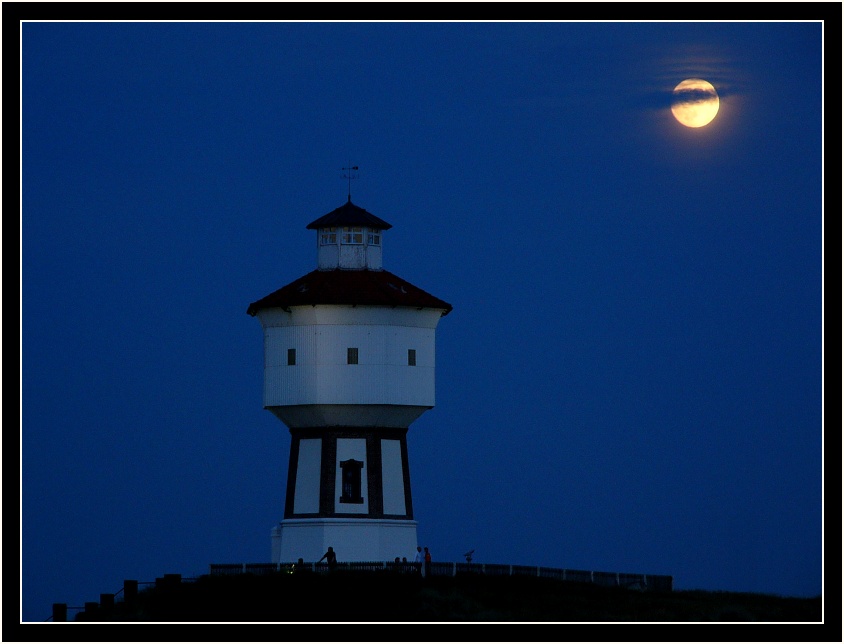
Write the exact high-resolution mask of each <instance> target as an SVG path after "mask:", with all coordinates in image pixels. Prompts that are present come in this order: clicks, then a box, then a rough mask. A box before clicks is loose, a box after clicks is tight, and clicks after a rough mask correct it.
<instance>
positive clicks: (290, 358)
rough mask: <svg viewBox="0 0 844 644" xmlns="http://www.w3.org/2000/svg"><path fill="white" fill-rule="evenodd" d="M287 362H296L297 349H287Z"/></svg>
mask: <svg viewBox="0 0 844 644" xmlns="http://www.w3.org/2000/svg"><path fill="white" fill-rule="evenodd" d="M287 364H288V365H294V364H296V349H288V350H287Z"/></svg>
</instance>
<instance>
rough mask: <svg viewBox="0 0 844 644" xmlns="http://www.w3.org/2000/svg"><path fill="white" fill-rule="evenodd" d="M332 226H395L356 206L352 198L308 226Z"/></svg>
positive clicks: (383, 228) (309, 227)
mask: <svg viewBox="0 0 844 644" xmlns="http://www.w3.org/2000/svg"><path fill="white" fill-rule="evenodd" d="M330 226H366V227H368V228H377V229H379V230H387V229H388V228H392V227H393V226H392V225H391V224H388V223H387V222H386V221H384V220H383V219H380V218H378V217H376V216H375V215H373V214H372V213H371V212H368V211H366V210H364V209H363V208H361V207H360V206H356V205H355V204H353V203H352V200H351V199H349V201H347V202H346V203H344V204H343V205H342V206H340V207H339V208H335V209H334V210H332V211H331V212H330V213H328V214H327V215H323V216H322V217H320V218H319V219H317V220H316V221H312V222H311V223H309V224H308V225H307V228H308V229H310V230H315V229H319V228H328V227H330Z"/></svg>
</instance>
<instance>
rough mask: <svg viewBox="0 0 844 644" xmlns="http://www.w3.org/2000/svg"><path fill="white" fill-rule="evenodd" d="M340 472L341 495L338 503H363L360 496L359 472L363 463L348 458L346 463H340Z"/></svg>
mask: <svg viewBox="0 0 844 644" xmlns="http://www.w3.org/2000/svg"><path fill="white" fill-rule="evenodd" d="M340 469H341V470H342V475H341V481H342V495H341V496H340V503H363V497H362V496H361V494H360V471H361V470H362V469H363V461H356V460H354V459H353V458H350V459H349V460H348V461H340Z"/></svg>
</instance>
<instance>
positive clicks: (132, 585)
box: [123, 579, 138, 606]
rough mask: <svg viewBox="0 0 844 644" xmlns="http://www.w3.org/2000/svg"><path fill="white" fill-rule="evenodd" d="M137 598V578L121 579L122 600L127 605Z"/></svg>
mask: <svg viewBox="0 0 844 644" xmlns="http://www.w3.org/2000/svg"><path fill="white" fill-rule="evenodd" d="M136 599H138V580H137V579H124V580H123V601H124V602H125V603H126V605H127V606H129V605H131V604H134V603H135V600H136Z"/></svg>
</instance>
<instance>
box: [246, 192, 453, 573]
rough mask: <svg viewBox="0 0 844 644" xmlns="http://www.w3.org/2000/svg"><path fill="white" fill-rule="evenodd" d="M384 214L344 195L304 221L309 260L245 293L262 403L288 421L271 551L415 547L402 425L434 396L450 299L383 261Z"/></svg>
mask: <svg viewBox="0 0 844 644" xmlns="http://www.w3.org/2000/svg"><path fill="white" fill-rule="evenodd" d="M391 227H392V226H391V225H390V224H388V223H387V222H386V221H384V220H382V219H379V218H378V217H376V216H375V215H373V214H371V213H369V212H367V211H366V210H364V209H363V208H360V207H358V206H356V205H355V204H353V203H352V201H351V197H349V201H348V202H347V203H345V204H343V205H342V206H340V207H339V208H336V209H335V210H332V211H331V212H329V213H328V214H326V215H324V216H323V217H320V218H319V219H317V220H316V221H313V222H311V223H310V224H308V226H307V228H308V229H310V230H315V231H316V242H317V269H316V270H314V271H312V272H310V273H308V274H306V275H304V276H302V277H300V278H299V279H297V280H295V281H293V282H291V283H290V284H288V285H287V286H283V287H282V288H280V289H278V290H277V291H274V292H273V293H270V294H269V295H267V296H266V297H264V298H261V299H260V300H257V301H255V302H253V303H252V304H250V305H249V308H248V309H247V313H248V314H249V315H252V316H256V317H257V318H258V320H259V321H260V322H261V326H262V327H263V330H264V396H263V400H264V408H265V409H268V410H269V411H271V412H272V413H273V414H274V415H275V416H276V417H278V418H279V420H281V421H282V422H283V423H284V424H285V425H286V426H287V427H288V429H289V430H290V437H291V440H290V461H289V466H288V474H287V495H286V499H285V505H284V519H283V520H282V521H281V522H280V523H279V524H278V525H277V526H276V527H274V528H273V530H272V561H273V562H291V561H294V562H295V561H296V560H298V559H299V558H300V557H301V558H303V559H304V560H305V561H316V560H317V559H319V558H320V557H321V556H322V555H323V553H325V551H326V550H327V548H328V546H332V547H333V548H334V550H335V551H336V552H337V555H338V560H339V561H392V560H393V559H395V557H397V556H399V557H405V556H406V557H407V558H408V559H409V560H412V559H411V557H412V556H413V555H414V554H415V552H416V545H417V539H416V521H415V520H414V518H413V502H412V494H411V489H410V459H409V456H408V452H407V431H408V428H409V427H410V424H411V423H412V422H413V421H414V420H416V419H417V418H419V416H421V415H422V414H423V413H424V412H425V411H427V410H428V409H431V408H432V407H433V406H434V372H435V332H436V328H437V324H438V323H439V321H440V318H441V317H442V316H444V315H447V314H448V313H449V312H450V311H451V308H452V307H451V305H450V304H448V303H447V302H444V301H443V300H441V299H439V298H437V297H434V296H433V295H431V294H429V293H426V292H425V291H423V290H422V289H420V288H418V287H416V286H414V285H413V284H411V283H410V282H407V281H405V280H403V279H402V278H400V277H398V276H396V275H394V274H393V273H390V272H389V271H386V270H384V269H383V268H382V257H383V248H384V237H385V232H386V231H387V230H388V229H389V228H391Z"/></svg>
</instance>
